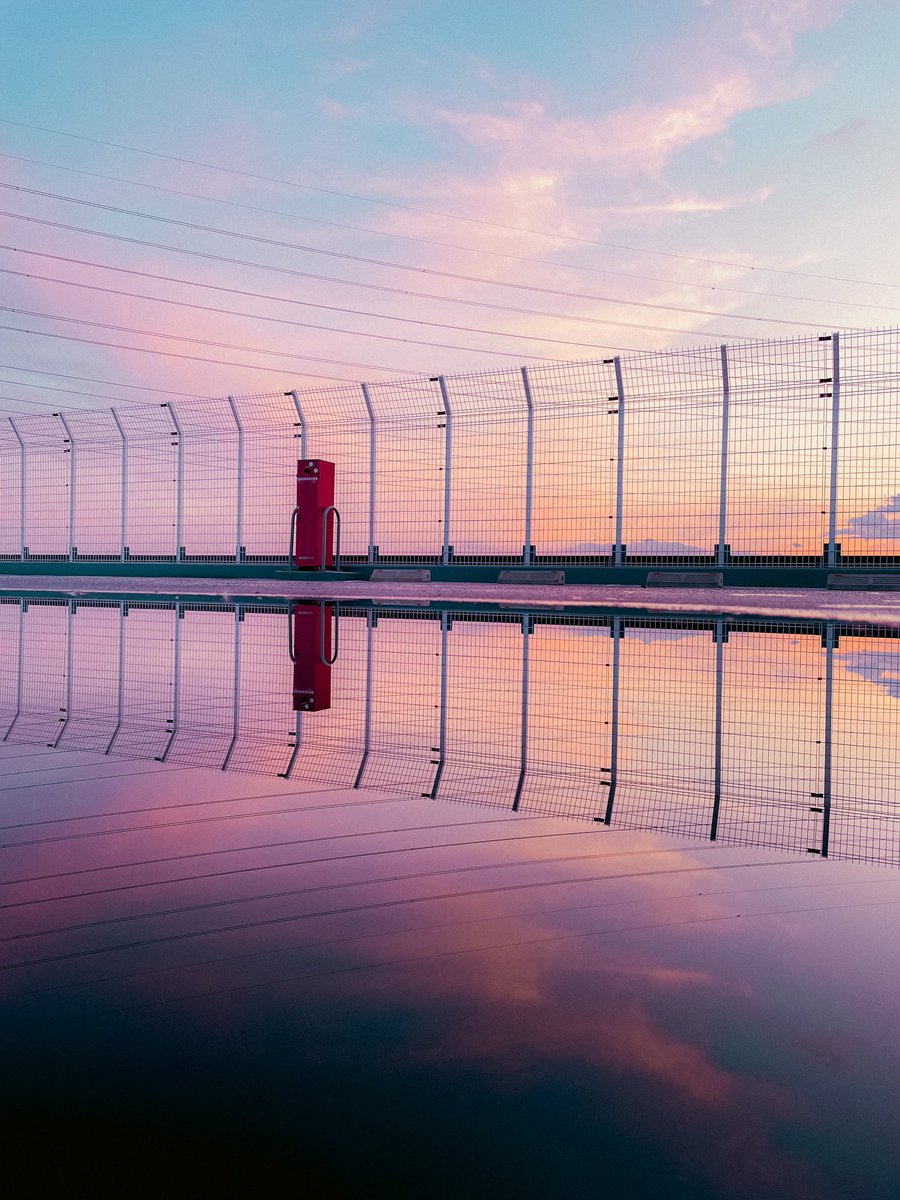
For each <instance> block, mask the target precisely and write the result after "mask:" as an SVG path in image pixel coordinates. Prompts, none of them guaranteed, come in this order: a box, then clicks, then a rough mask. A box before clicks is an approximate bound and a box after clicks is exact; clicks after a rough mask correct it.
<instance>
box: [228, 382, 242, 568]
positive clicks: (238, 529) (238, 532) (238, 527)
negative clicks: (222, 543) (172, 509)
mask: <svg viewBox="0 0 900 1200" xmlns="http://www.w3.org/2000/svg"><path fill="white" fill-rule="evenodd" d="M225 399H226V400H227V401H228V407H229V408H230V409H231V415H232V417H233V418H234V423H235V426H236V427H237V496H236V508H237V513H236V519H235V548H234V561H235V562H242V561H243V558H244V545H243V541H244V426H243V423H242V421H241V418H240V415H239V414H238V410H237V405H236V404H235V402H234V396H226V397H225Z"/></svg>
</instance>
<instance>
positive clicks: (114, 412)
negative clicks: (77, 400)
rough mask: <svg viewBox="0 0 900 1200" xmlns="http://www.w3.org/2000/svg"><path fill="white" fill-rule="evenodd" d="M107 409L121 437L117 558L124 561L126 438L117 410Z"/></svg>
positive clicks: (126, 535)
mask: <svg viewBox="0 0 900 1200" xmlns="http://www.w3.org/2000/svg"><path fill="white" fill-rule="evenodd" d="M109 411H110V412H111V413H112V419H113V420H114V421H115V423H116V429H118V431H119V437H120V438H121V439H122V493H121V500H120V506H121V517H122V520H121V529H120V536H119V559H120V561H121V562H124V561H125V558H126V551H127V537H128V438H127V437H126V436H125V430H124V429H123V428H122V422H121V421H120V420H119V414H118V411H117V410H116V409H115V408H111V409H110V410H109Z"/></svg>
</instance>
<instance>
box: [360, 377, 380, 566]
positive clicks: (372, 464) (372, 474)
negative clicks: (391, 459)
mask: <svg viewBox="0 0 900 1200" xmlns="http://www.w3.org/2000/svg"><path fill="white" fill-rule="evenodd" d="M361 386H362V394H363V400H365V402H366V412H367V413H368V414H369V549H368V554H367V559H368V561H369V562H370V563H374V561H375V487H376V479H377V474H376V471H377V465H378V463H377V458H376V443H375V432H376V430H375V409H374V408H373V407H372V397H371V395H370V394H369V385H368V384H367V383H364V384H362V385H361Z"/></svg>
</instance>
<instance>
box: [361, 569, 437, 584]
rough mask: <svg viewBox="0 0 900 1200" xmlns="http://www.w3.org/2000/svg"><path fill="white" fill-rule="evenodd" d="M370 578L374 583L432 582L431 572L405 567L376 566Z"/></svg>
mask: <svg viewBox="0 0 900 1200" xmlns="http://www.w3.org/2000/svg"><path fill="white" fill-rule="evenodd" d="M369 578H370V579H371V580H372V582H373V583H431V572H430V571H428V570H416V569H415V568H409V569H407V568H405V567H376V568H375V570H374V571H373V572H372V574H371V575H370V576H369Z"/></svg>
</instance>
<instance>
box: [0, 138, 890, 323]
mask: <svg viewBox="0 0 900 1200" xmlns="http://www.w3.org/2000/svg"><path fill="white" fill-rule="evenodd" d="M0 158H9V159H13V160H14V161H16V162H23V163H29V164H31V165H33V166H38V167H49V168H50V169H51V170H54V171H66V172H67V173H69V174H72V175H83V176H86V177H88V178H90V179H102V180H104V181H105V182H108V183H124V184H126V185H128V186H129V187H140V188H146V189H148V190H150V191H154V192H160V193H162V194H164V195H167V196H178V197H180V198H183V199H188V200H200V201H203V202H204V203H207V204H221V205H225V206H227V207H229V208H238V209H241V210H242V211H244V212H255V213H262V214H264V215H265V216H272V217H287V218H288V219H289V220H293V221H305V222H307V223H309V224H313V225H324V226H327V227H328V228H330V229H342V230H347V231H350V232H352V233H365V234H370V235H373V236H375V237H381V238H392V239H394V240H396V241H403V242H413V243H415V244H416V245H420V246H436V247H438V248H439V249H442V250H462V251H463V252H464V253H466V254H481V255H486V256H487V257H490V258H502V259H505V260H506V261H508V262H521V263H528V264H530V265H534V266H544V267H552V268H553V269H554V270H565V271H580V272H582V273H583V274H591V275H612V276H614V277H616V278H619V279H638V280H641V281H643V282H646V283H664V284H666V285H668V286H669V287H671V286H673V285H674V286H678V287H685V288H699V289H702V290H704V291H711V292H727V293H729V294H730V295H734V296H755V297H759V296H767V297H769V298H771V299H777V300H797V301H800V302H801V303H804V304H841V306H842V307H844V308H866V309H874V310H877V311H888V312H895V311H898V310H896V309H894V308H890V307H889V306H887V305H883V304H866V303H863V302H862V301H854V300H840V301H838V300H831V299H823V298H822V297H820V296H795V295H791V294H789V293H785V292H770V291H760V290H759V289H756V290H754V289H753V288H736V287H730V286H727V285H725V284H717V283H703V282H701V281H698V280H689V279H671V278H669V277H667V276H665V275H644V274H642V273H639V272H636V271H614V270H612V269H611V268H608V267H592V266H587V265H586V264H584V263H561V262H556V261H554V260H553V259H549V258H534V257H532V256H529V255H524V254H510V253H509V252H508V251H504V250H488V249H486V248H485V247H483V246H462V245H460V244H459V243H458V242H441V241H438V240H436V239H435V238H424V237H415V236H413V235H412V234H408V233H396V232H393V231H388V230H384V229H373V228H371V227H369V226H365V225H350V224H347V223H346V222H343V221H328V220H326V219H324V218H323V217H310V216H306V215H305V214H303V213H295V212H288V211H287V210H285V209H278V208H266V207H264V206H262V205H259V204H247V203H245V202H243V201H240V200H227V199H225V198H224V197H222V196H207V195H204V194H202V193H199V192H188V191H184V190H183V189H182V188H171V187H163V186H162V185H161V184H158V183H146V182H145V181H142V180H139V179H124V178H122V177H121V176H119V175H106V174H103V173H102V172H100V171H86V170H84V169H83V168H79V167H68V166H64V165H63V164H61V163H51V162H46V161H44V160H42V159H38V158H26V157H25V156H24V155H21V154H8V153H3V152H2V151H0ZM698 261H701V262H702V261H705V260H702V259H700V260H698ZM742 269H743V270H752V269H754V268H752V267H748V266H746V265H745V266H744V267H743V268H742ZM782 273H783V274H788V275H790V274H794V272H791V271H784V272H782ZM798 274H802V273H800V272H798ZM817 278H818V277H817ZM830 278H832V279H833V280H835V281H836V282H842V283H864V281H863V280H843V279H840V280H839V279H838V277H836V276H832V277H830ZM865 286H869V287H891V288H893V287H896V286H897V285H896V284H890V283H873V282H871V281H869V282H866V283H865Z"/></svg>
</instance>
